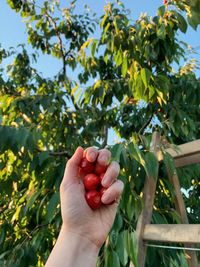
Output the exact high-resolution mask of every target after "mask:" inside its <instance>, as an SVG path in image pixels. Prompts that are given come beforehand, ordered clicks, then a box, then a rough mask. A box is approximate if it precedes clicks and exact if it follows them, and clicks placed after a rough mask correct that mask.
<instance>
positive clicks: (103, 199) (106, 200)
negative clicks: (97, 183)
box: [101, 193, 111, 203]
mask: <svg viewBox="0 0 200 267" xmlns="http://www.w3.org/2000/svg"><path fill="white" fill-rule="evenodd" d="M101 200H102V202H103V203H108V202H110V201H111V199H110V195H109V194H106V193H105V194H103V196H102V198H101Z"/></svg>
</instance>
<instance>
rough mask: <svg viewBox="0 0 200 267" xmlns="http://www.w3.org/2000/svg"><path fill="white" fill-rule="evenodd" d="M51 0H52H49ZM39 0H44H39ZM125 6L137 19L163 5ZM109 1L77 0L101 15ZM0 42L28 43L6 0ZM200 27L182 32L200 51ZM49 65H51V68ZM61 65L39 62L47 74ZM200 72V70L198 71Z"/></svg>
mask: <svg viewBox="0 0 200 267" xmlns="http://www.w3.org/2000/svg"><path fill="white" fill-rule="evenodd" d="M49 1H50V0H49ZM51 1H52V0H51ZM37 2H41V3H42V2H43V1H42V0H39V1H37ZM61 2H62V3H65V2H67V3H69V2H70V1H67V0H65V1H64V0H61ZM122 2H123V3H124V5H125V7H127V8H129V9H130V10H131V16H132V17H133V19H137V18H138V16H139V15H140V13H141V12H147V13H148V14H149V15H152V16H154V15H155V14H156V11H157V8H158V7H159V6H160V5H162V0H148V1H146V0H140V1H137V0H134V1H128V0H122ZM106 3H107V1H105V0H102V1H101V0H99V1H94V0H87V1H84V0H77V9H78V11H82V10H83V7H84V5H85V4H87V5H88V6H90V7H91V9H92V10H93V11H94V12H96V13H97V15H100V14H102V13H103V7H104V6H105V4H106ZM0 25H1V26H0V44H2V46H3V47H5V48H7V47H10V46H13V47H15V46H17V44H19V43H26V41H27V34H26V28H25V23H24V22H23V19H22V18H20V16H19V14H17V13H15V12H14V11H13V10H11V9H10V8H9V7H8V5H7V4H6V0H1V1H0ZM199 37H200V29H198V30H197V31H194V30H193V29H191V27H189V30H188V32H187V34H181V33H180V39H182V40H184V41H185V42H187V43H189V44H190V45H191V46H192V47H194V48H196V47H199V49H198V50H197V52H198V53H200V38H199ZM195 57H196V58H197V59H198V60H199V61H200V55H199V54H197V55H195ZM47 66H51V67H50V68H49V67H48V68H47ZM60 67H61V62H59V61H58V60H57V59H52V57H50V56H42V57H40V59H39V62H38V68H39V70H40V71H41V72H42V73H43V74H44V75H45V76H52V75H54V74H55V73H56V72H57V71H58V70H59V69H60ZM198 74H199V72H198Z"/></svg>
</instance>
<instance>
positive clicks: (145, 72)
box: [140, 68, 152, 87]
mask: <svg viewBox="0 0 200 267" xmlns="http://www.w3.org/2000/svg"><path fill="white" fill-rule="evenodd" d="M140 74H141V78H142V81H143V83H144V86H145V87H148V86H149V81H150V79H151V74H152V73H151V71H150V70H149V69H147V68H143V69H141V72H140Z"/></svg>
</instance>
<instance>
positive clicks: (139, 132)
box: [138, 112, 155, 134]
mask: <svg viewBox="0 0 200 267" xmlns="http://www.w3.org/2000/svg"><path fill="white" fill-rule="evenodd" d="M154 114H155V112H153V113H152V114H151V116H150V117H149V119H148V120H147V122H146V123H145V124H144V125H143V126H142V127H141V129H140V130H139V131H138V134H143V132H144V130H145V129H146V128H147V126H148V125H149V124H150V122H151V120H152V118H153V116H154Z"/></svg>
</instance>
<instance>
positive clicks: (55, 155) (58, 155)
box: [49, 151, 71, 160]
mask: <svg viewBox="0 0 200 267" xmlns="http://www.w3.org/2000/svg"><path fill="white" fill-rule="evenodd" d="M49 155H50V156H54V157H65V158H66V159H67V160H68V159H69V158H71V155H70V154H69V153H68V152H67V151H59V152H49Z"/></svg>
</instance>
